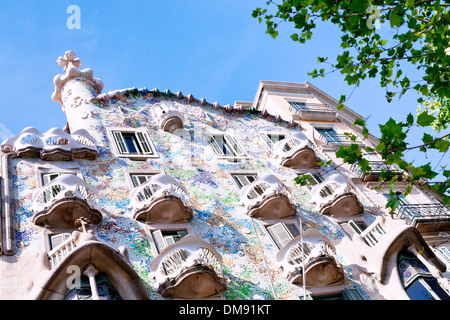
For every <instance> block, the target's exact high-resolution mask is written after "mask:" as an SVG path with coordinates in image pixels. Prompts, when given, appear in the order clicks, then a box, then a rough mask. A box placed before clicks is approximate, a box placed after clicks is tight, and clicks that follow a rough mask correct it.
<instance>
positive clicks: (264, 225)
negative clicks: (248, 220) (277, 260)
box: [258, 219, 300, 251]
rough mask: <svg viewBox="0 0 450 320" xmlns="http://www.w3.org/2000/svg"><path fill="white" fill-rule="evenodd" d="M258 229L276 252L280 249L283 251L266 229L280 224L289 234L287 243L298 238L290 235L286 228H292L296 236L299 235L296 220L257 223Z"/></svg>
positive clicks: (298, 226)
mask: <svg viewBox="0 0 450 320" xmlns="http://www.w3.org/2000/svg"><path fill="white" fill-rule="evenodd" d="M258 223H259V225H260V227H261V228H262V229H263V230H264V232H265V234H266V236H267V237H268V238H269V240H270V242H271V243H272V244H273V247H274V248H275V250H276V251H280V250H281V249H283V247H284V246H283V247H280V246H279V243H278V242H277V241H276V240H275V239H274V238H273V236H272V234H271V233H270V231H269V229H268V228H273V227H274V226H275V225H277V224H282V225H284V226H285V230H287V232H289V234H290V236H291V238H290V239H289V240H288V241H287V242H289V241H290V240H292V239H294V238H296V237H298V236H294V235H293V234H292V232H291V231H290V229H289V228H288V227H287V226H288V225H289V226H292V227H294V228H295V229H296V230H297V232H298V235H300V225H299V223H298V221H297V220H296V219H283V221H280V220H264V221H258Z"/></svg>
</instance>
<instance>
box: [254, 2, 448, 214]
mask: <svg viewBox="0 0 450 320" xmlns="http://www.w3.org/2000/svg"><path fill="white" fill-rule="evenodd" d="M449 8H450V4H447V3H445V2H443V1H439V0H424V1H418V0H406V1H400V0H386V1H378V0H374V1H368V0H359V1H352V0H344V1H328V0H282V2H281V3H279V4H276V3H275V2H274V1H267V2H266V6H265V7H264V8H256V9H255V10H254V11H253V12H252V16H253V17H254V18H257V19H258V20H259V22H260V23H263V22H264V23H265V25H266V33H267V34H269V35H270V36H271V37H273V38H276V37H278V36H279V33H278V29H279V24H280V23H281V22H287V23H290V24H291V25H293V27H294V28H295V29H296V32H295V33H293V34H291V35H290V37H291V39H292V40H293V41H295V42H298V43H300V44H304V43H306V42H307V40H310V39H311V38H312V36H313V33H314V30H315V29H316V27H317V24H318V23H319V22H322V23H331V24H333V25H334V26H336V27H338V28H339V30H340V32H341V37H340V40H341V44H340V48H341V49H342V52H341V53H339V54H338V55H337V56H336V59H335V62H333V63H330V62H329V61H328V57H317V61H318V62H319V63H320V64H322V65H324V66H325V67H324V68H318V69H314V70H312V71H311V72H309V75H310V76H312V77H313V78H318V77H325V76H326V75H327V74H328V73H330V72H335V71H339V72H340V73H341V74H342V75H343V76H344V80H345V82H347V84H348V85H352V86H358V85H359V84H360V83H361V81H363V80H364V79H367V78H377V79H379V84H380V86H381V87H382V88H385V97H386V100H387V102H392V99H393V97H395V96H396V95H398V96H399V97H401V96H402V95H404V94H405V93H406V92H407V91H409V90H411V91H415V92H417V93H418V96H419V98H418V100H417V102H418V105H419V107H418V109H417V111H416V115H415V116H414V115H413V114H412V113H409V114H408V115H406V118H405V120H404V121H400V122H397V121H395V120H394V119H392V118H390V119H389V120H388V121H387V122H386V123H385V124H380V125H379V128H380V131H381V138H379V144H378V145H377V147H376V148H375V150H373V149H371V148H366V151H367V152H368V153H371V152H376V153H378V154H380V155H381V157H382V159H383V160H384V161H385V162H386V164H394V165H397V166H398V167H400V168H401V169H402V170H404V171H405V172H406V173H407V176H406V181H407V183H408V184H407V188H406V192H405V195H406V194H408V193H409V192H410V191H411V186H412V185H414V184H420V185H421V186H422V187H425V188H427V187H428V188H432V190H433V191H434V192H435V193H437V194H439V195H441V196H442V199H443V203H444V204H450V198H449V190H450V170H446V167H445V166H441V167H440V168H439V169H438V170H437V171H435V170H433V169H432V167H431V164H430V163H426V164H423V165H420V166H414V165H413V164H412V162H407V161H405V160H404V154H405V152H406V151H407V150H411V149H418V150H420V151H422V152H426V151H427V150H430V149H433V150H436V151H437V152H439V153H442V157H444V156H446V155H448V150H449V144H450V134H449V133H448V128H449V122H450V85H449V79H450V28H449V26H450V11H449ZM379 26H382V27H383V28H389V32H388V33H386V34H387V36H383V35H382V33H381V32H380V29H379ZM417 74H419V76H417ZM415 77H418V78H415ZM346 98H347V97H346V96H345V95H341V97H340V99H339V108H343V107H345V105H344V103H345V101H346ZM354 125H358V126H360V127H362V128H363V131H362V133H363V135H364V136H365V137H366V138H367V137H368V133H369V132H368V129H367V127H366V123H365V121H363V120H361V119H357V121H355V123H354ZM413 127H419V128H422V129H428V128H432V129H433V131H432V132H433V135H432V134H429V133H423V138H422V142H423V143H422V144H421V145H418V146H412V147H411V146H409V144H408V143H407V142H406V139H407V137H408V134H409V132H410V130H411V129H412V128H413ZM424 131H425V130H424ZM336 155H337V156H338V157H341V158H343V160H344V162H347V163H355V162H359V165H360V169H361V170H362V171H363V172H367V171H370V166H369V163H368V161H367V160H366V159H364V157H363V154H362V152H361V150H360V149H358V148H355V146H354V145H353V146H347V147H344V146H341V148H340V149H339V150H338V151H337V153H336ZM439 174H441V175H442V176H443V177H444V179H443V181H440V182H439V183H435V184H432V185H431V184H430V185H428V184H425V185H424V184H423V182H424V181H427V180H428V179H433V178H435V177H436V176H438V175H439ZM396 179H397V176H396V175H394V174H392V172H382V175H381V181H380V182H381V184H385V183H389V185H390V195H391V197H390V199H389V201H388V205H387V207H390V208H392V209H395V208H396V206H397V205H398V196H399V195H398V194H397V193H395V192H394V191H393V190H394V187H395V185H396ZM306 181H307V179H306V178H305V179H298V181H297V182H298V183H301V184H305V183H306Z"/></svg>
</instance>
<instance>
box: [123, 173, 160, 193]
mask: <svg viewBox="0 0 450 320" xmlns="http://www.w3.org/2000/svg"><path fill="white" fill-rule="evenodd" d="M161 173H164V171H163V170H127V171H126V174H125V176H126V179H127V181H128V184H129V186H130V189H134V188H137V187H138V186H139V185H137V186H136V185H135V184H134V180H133V176H136V175H149V176H154V175H157V174H161Z"/></svg>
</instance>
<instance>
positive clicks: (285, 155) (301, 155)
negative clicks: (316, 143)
mask: <svg viewBox="0 0 450 320" xmlns="http://www.w3.org/2000/svg"><path fill="white" fill-rule="evenodd" d="M273 151H274V153H275V154H276V156H277V158H278V159H279V160H280V164H281V165H282V166H286V167H293V168H316V167H317V163H318V162H319V161H320V159H318V158H317V156H316V153H315V152H314V150H313V147H312V146H311V144H310V142H309V141H308V138H307V137H306V136H305V135H304V134H303V133H301V132H297V133H294V134H292V135H290V136H288V137H286V138H285V139H283V140H280V141H278V142H276V143H275V144H274V146H273Z"/></svg>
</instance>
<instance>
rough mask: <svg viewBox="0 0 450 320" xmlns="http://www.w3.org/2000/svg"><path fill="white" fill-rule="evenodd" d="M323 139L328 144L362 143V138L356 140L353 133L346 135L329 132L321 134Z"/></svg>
mask: <svg viewBox="0 0 450 320" xmlns="http://www.w3.org/2000/svg"><path fill="white" fill-rule="evenodd" d="M320 136H321V139H322V140H323V141H325V142H326V143H327V144H330V145H335V144H343V143H344V144H351V143H356V144H360V143H362V141H361V139H359V138H356V139H355V140H352V139H351V136H352V135H350V134H349V135H346V134H339V133H327V134H320Z"/></svg>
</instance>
